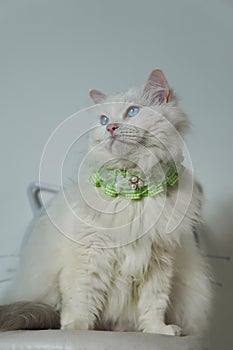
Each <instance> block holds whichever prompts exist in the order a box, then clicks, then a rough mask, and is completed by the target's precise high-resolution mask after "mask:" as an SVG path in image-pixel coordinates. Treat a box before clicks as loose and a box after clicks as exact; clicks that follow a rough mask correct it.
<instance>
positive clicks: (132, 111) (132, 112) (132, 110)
mask: <svg viewBox="0 0 233 350" xmlns="http://www.w3.org/2000/svg"><path fill="white" fill-rule="evenodd" d="M139 110H140V108H139V107H135V106H132V107H129V108H128V109H127V112H126V116H127V117H135V115H137V114H138V112H139Z"/></svg>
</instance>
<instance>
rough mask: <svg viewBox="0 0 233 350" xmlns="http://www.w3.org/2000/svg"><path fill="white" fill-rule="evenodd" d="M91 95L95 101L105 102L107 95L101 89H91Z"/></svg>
mask: <svg viewBox="0 0 233 350" xmlns="http://www.w3.org/2000/svg"><path fill="white" fill-rule="evenodd" d="M89 96H90V98H91V99H92V101H93V102H94V103H103V102H104V101H105V100H106V97H107V96H106V95H105V94H104V93H103V92H101V91H99V90H95V89H93V90H90V91H89Z"/></svg>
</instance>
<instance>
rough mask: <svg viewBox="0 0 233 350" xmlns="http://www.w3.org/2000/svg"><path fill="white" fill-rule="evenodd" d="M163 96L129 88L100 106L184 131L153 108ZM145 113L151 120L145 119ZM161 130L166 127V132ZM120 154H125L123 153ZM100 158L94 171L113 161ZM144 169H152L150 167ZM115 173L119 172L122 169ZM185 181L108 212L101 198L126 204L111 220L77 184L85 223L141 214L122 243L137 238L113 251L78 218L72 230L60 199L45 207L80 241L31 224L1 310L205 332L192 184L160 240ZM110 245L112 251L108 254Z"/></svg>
mask: <svg viewBox="0 0 233 350" xmlns="http://www.w3.org/2000/svg"><path fill="white" fill-rule="evenodd" d="M152 78H153V77H152ZM160 88H161V86H160ZM160 90H161V89H158V87H157V86H155V88H154V91H152V88H151V87H150V89H149V91H148V90H147V91H145V87H144V90H143V93H142V90H141V89H135V90H130V91H129V92H128V93H127V94H122V95H117V96H114V97H112V98H108V99H107V100H106V101H107V102H111V101H119V102H122V101H123V102H126V103H129V102H130V103H131V104H132V102H133V103H134V104H135V103H136V102H137V103H139V104H141V105H149V106H151V107H152V108H153V110H154V111H155V113H156V112H157V113H158V116H160V115H162V116H165V117H166V118H168V120H170V122H171V123H172V124H173V125H174V126H175V128H176V129H177V130H178V131H180V132H181V131H182V129H183V127H184V126H186V124H187V120H186V117H185V115H184V114H183V113H182V112H181V111H180V109H179V107H178V104H177V101H176V99H175V97H173V98H171V100H170V101H169V102H166V103H162V104H161V103H158V100H156V97H158V96H159V97H158V98H159V102H161V101H160V100H161V96H160V95H158V91H159V94H160ZM131 101H132V102H131ZM145 113H147V114H148V111H145ZM151 118H152V116H150V118H147V119H146V117H145V119H144V120H145V124H144V126H143V127H145V128H148V127H150V126H149V125H147V123H150V122H151ZM159 127H160V128H163V125H160V126H159ZM150 128H151V127H150ZM152 129H153V128H152ZM171 130H172V129H171ZM171 130H170V129H167V126H166V125H165V124H164V129H162V130H159V132H162V134H163V133H164V134H165V135H166V137H165V138H164V136H163V135H162V137H163V142H164V143H165V144H166V149H169V147H170V150H171V152H172V158H173V160H174V158H175V161H177V162H179V160H180V159H181V156H182V154H181V153H182V152H181V149H180V145H179V144H176V143H174V140H175V139H173V135H172V132H171ZM152 132H153V130H152ZM102 133H103V131H101V133H100V134H98V132H97V134H96V135H94V139H93V140H92V142H93V144H98V142H99V139H100V138H101V137H102V136H101V135H102ZM167 135H169V136H167ZM137 149H138V145H137ZM116 151H117V149H116V150H115V152H116ZM124 152H127V150H126V149H124ZM138 153H139V154H136V153H135V154H134V155H132V150H131V153H129V154H130V160H132V161H133V162H135V163H138V162H139V160H140V159H141V158H142V157H144V160H145V159H146V155H144V156H143V155H141V154H140V151H138ZM97 155H99V159H100V163H101V162H102V160H103V161H108V160H109V159H110V158H111V157H110V158H109V159H108V157H109V156H110V153H109V150H106V154H105V153H104V152H103V149H100V151H99V153H98V152H97V153H96V154H95V156H97ZM111 156H112V155H111ZM101 157H103V159H102V158H101ZM156 157H157V160H158V161H160V162H164V163H165V164H166V163H167V162H168V161H169V152H165V151H164V149H158V145H157V146H156ZM104 158H105V159H104ZM146 161H147V164H150V161H151V160H150V159H149V160H148V159H146ZM151 162H152V161H151ZM152 163H153V164H154V162H152ZM115 165H116V167H121V166H122V165H121V164H120V163H119V161H117V162H116V164H115ZM145 169H146V170H147V166H145ZM190 177H191V174H190V173H189V171H188V170H187V169H186V170H185V171H184V172H183V174H182V175H181V177H180V180H179V183H180V184H181V186H177V185H176V186H174V187H173V188H171V189H169V190H168V192H167V193H163V194H160V195H158V196H156V197H146V198H143V199H141V200H140V201H130V200H128V199H125V198H122V197H120V196H119V197H118V198H116V199H114V204H113V202H112V200H110V199H108V201H107V202H106V208H105V209H106V210H107V209H108V205H109V208H110V207H111V210H112V208H114V206H115V208H118V207H119V206H120V205H122V204H123V205H124V204H125V205H126V206H127V210H123V211H121V212H120V213H119V214H116V215H112V216H109V215H108V216H107V215H104V214H102V213H101V212H99V213H96V212H95V211H93V210H92V209H91V208H90V207H89V205H88V204H87V203H85V201H83V200H81V195H80V192H79V189H78V187H77V186H73V187H72V188H71V189H69V191H68V198H69V202H70V203H71V206H72V207H73V208H75V210H76V211H77V213H78V214H80V213H81V216H82V218H84V219H86V222H88V223H91V224H94V225H95V226H96V227H101V226H106V225H108V224H109V225H110V224H111V222H112V223H113V225H116V226H117V225H118V226H121V225H122V223H124V222H127V221H128V219H129V218H134V217H135V216H137V215H138V217H139V221H138V222H137V225H134V224H132V225H131V226H130V230H129V231H128V232H127V235H128V236H127V237H125V236H124V239H125V243H127V242H131V241H132V240H133V239H134V238H135V237H139V238H138V239H137V240H135V241H134V242H132V243H129V244H124V245H122V246H119V247H116V248H112V247H113V246H115V245H116V243H118V242H117V241H116V240H117V239H116V237H114V236H113V235H112V233H111V234H110V233H109V234H108V233H106V232H104V233H103V231H102V230H100V229H98V228H96V229H95V230H94V231H93V227H90V226H88V224H86V223H85V220H84V221H79V225H77V224H76V223H75V222H74V221H73V219H72V217H70V213H69V212H68V211H67V207H66V206H65V204H64V201H63V200H62V196H61V195H60V196H57V197H56V198H55V199H54V200H53V201H52V203H51V206H50V207H51V208H52V211H53V213H55V215H56V217H57V220H58V221H59V223H60V224H61V225H63V223H64V222H66V224H65V226H64V227H65V228H67V229H68V231H70V232H73V233H74V235H75V237H76V239H78V241H79V243H76V242H73V241H72V240H70V239H68V238H66V237H65V236H63V235H62V234H61V233H60V232H59V231H58V230H57V229H56V227H55V226H54V225H53V224H52V223H51V221H50V219H49V218H48V216H47V215H46V214H45V213H42V214H41V215H40V216H39V217H38V218H36V219H35V220H34V221H33V223H32V224H31V226H30V229H29V231H30V232H29V234H28V236H27V238H26V239H25V241H24V243H25V244H24V247H23V254H22V261H21V267H20V269H19V272H18V274H17V276H16V279H15V281H14V283H13V285H12V286H11V288H10V289H9V290H8V291H7V293H6V295H5V299H4V303H9V302H15V301H21V300H26V301H35V302H43V303H47V304H49V305H53V306H55V307H56V308H57V309H58V310H59V311H60V312H61V327H62V328H63V329H94V328H97V329H112V330H124V331H130V330H135V331H144V332H152V333H163V334H173V335H177V334H180V333H181V329H182V332H183V333H184V334H194V333H198V332H200V331H202V330H203V329H204V328H205V326H206V323H207V318H208V313H209V308H210V300H211V288H210V281H209V275H208V274H209V272H208V268H207V265H206V264H205V261H204V258H203V257H202V255H201V253H200V251H199V249H198V248H197V247H196V243H195V241H194V238H193V232H192V226H193V225H194V224H195V223H197V222H198V221H201V212H200V210H201V208H200V203H201V201H202V194H201V193H200V191H199V188H198V186H196V185H194V188H193V193H192V198H191V202H190V205H189V207H188V211H187V213H186V214H185V217H184V218H183V220H182V221H181V223H180V224H179V225H178V227H177V228H176V230H175V231H174V232H173V233H172V234H166V233H165V228H166V224H167V221H168V219H169V215H170V214H171V212H172V209H173V208H174V207H175V202H176V199H177V191H178V189H179V191H184V192H185V191H186V187H188V186H189V185H190V179H191V178H190ZM85 190H86V195H87V198H88V199H89V200H90V202H92V203H95V201H97V202H98V197H97V198H96V196H97V194H96V189H95V188H94V187H93V185H91V184H90V182H89V181H88V180H87V181H86V183H85ZM99 191H101V189H100V190H99ZM165 200H166V201H165ZM182 205H183V203H180V205H179V203H178V205H177V203H176V212H175V213H174V216H176V215H177V216H179V215H180V213H179V211H181V210H182V209H181V208H182ZM161 208H163V210H162V212H161ZM144 209H145V210H144ZM142 212H143V213H142ZM160 212H161V216H160V217H159V218H158V220H157V222H156V224H155V225H153V227H152V228H150V229H149V231H148V232H147V233H146V234H145V235H143V236H142V237H140V236H141V231H143V230H144V232H145V229H146V228H148V227H149V226H150V225H149V224H148V223H150V222H151V218H153V217H154V216H156V213H160ZM108 220H109V223H108ZM140 230H141V231H140ZM80 243H81V244H80ZM96 246H98V247H96ZM109 246H110V247H111V248H107V249H106V248H105V247H109Z"/></svg>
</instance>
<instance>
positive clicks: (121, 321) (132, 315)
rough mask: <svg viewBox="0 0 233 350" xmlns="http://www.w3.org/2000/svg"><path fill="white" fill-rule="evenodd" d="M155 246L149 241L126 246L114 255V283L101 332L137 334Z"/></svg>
mask: <svg viewBox="0 0 233 350" xmlns="http://www.w3.org/2000/svg"><path fill="white" fill-rule="evenodd" d="M152 249H153V247H152V244H151V241H150V239H149V237H147V239H144V240H141V241H140V242H139V241H138V242H134V243H133V244H129V245H126V246H124V247H121V248H118V249H116V250H115V251H114V256H115V259H114V264H113V266H112V269H113V270H112V281H111V284H110V287H109V289H108V293H107V298H106V304H105V307H104V309H103V313H102V317H101V320H102V323H101V325H98V326H97V327H98V328H102V329H109V328H112V329H114V330H119V331H124V330H125V329H127V330H132V331H135V330H136V328H135V324H136V319H137V317H138V315H137V307H136V305H137V302H138V297H139V293H140V289H141V287H142V285H143V283H144V282H145V280H146V279H147V278H149V273H150V269H151V265H152V264H153V263H154V262H153V258H152V256H153V252H152Z"/></svg>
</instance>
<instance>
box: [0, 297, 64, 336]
mask: <svg viewBox="0 0 233 350" xmlns="http://www.w3.org/2000/svg"><path fill="white" fill-rule="evenodd" d="M58 328H60V315H59V313H58V311H56V310H55V309H54V308H53V307H52V306H50V305H46V304H43V303H33V302H23V301H19V302H15V303H12V304H8V305H0V331H1V332H3V331H12V330H20V329H21V330H22V329H24V330H25V329H58Z"/></svg>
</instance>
